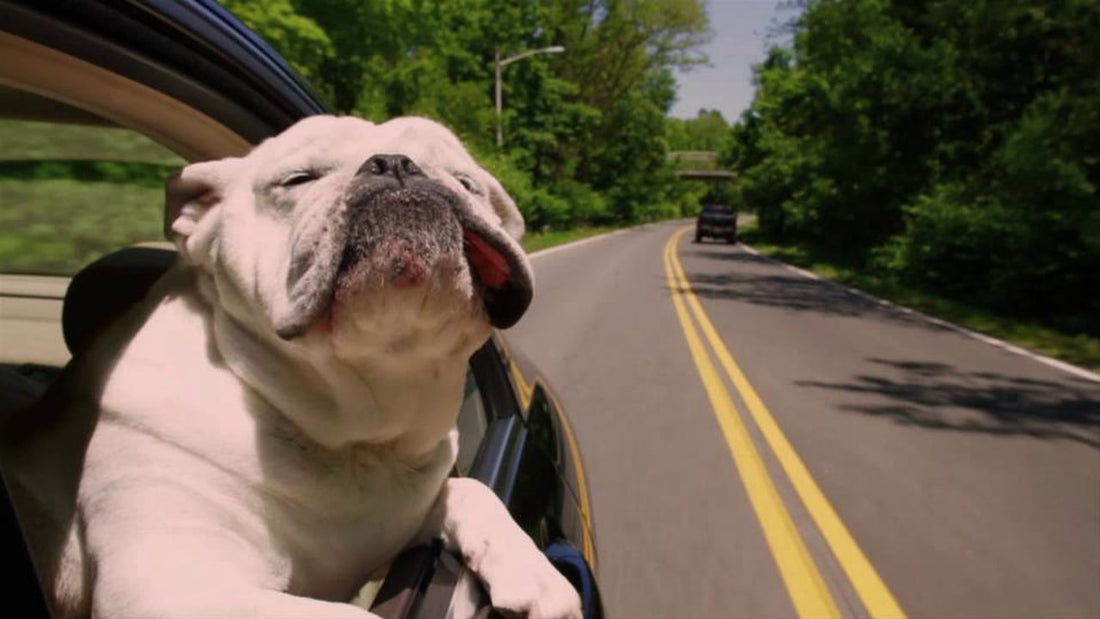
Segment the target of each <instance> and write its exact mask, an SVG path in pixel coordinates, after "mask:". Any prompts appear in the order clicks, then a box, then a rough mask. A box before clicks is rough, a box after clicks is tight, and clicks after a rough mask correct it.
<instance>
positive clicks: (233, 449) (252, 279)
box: [2, 116, 580, 618]
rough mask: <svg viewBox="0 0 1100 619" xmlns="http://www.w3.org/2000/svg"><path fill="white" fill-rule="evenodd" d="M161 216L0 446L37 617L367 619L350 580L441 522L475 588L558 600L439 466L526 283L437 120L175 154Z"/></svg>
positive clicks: (559, 583)
mask: <svg viewBox="0 0 1100 619" xmlns="http://www.w3.org/2000/svg"><path fill="white" fill-rule="evenodd" d="M166 221H167V224H166V225H167V231H168V234H169V236H170V238H171V239H172V240H173V242H174V243H175V245H176V247H177V249H178V251H179V256H180V257H179V260H178V263H177V265H176V266H175V267H173V268H172V269H171V270H170V271H169V272H168V273H167V275H165V276H164V277H163V278H162V279H161V280H160V281H159V282H158V283H157V284H156V285H155V287H154V289H153V291H152V292H151V293H150V295H149V296H148V297H147V298H146V300H145V301H144V302H143V304H141V305H140V306H138V307H135V308H134V310H133V311H132V312H130V313H129V314H128V315H127V316H126V317H125V318H123V319H121V320H119V321H117V322H115V323H113V324H112V325H111V326H110V327H109V328H107V329H106V330H105V331H104V332H103V333H101V334H100V335H99V337H98V338H97V339H96V340H95V342H94V343H93V344H92V345H91V346H90V347H88V348H87V349H86V350H84V351H83V352H82V353H81V354H80V355H78V356H77V357H76V358H74V360H73V361H72V362H71V363H70V365H69V367H68V368H66V371H65V373H64V375H63V378H62V379H61V380H60V381H58V383H56V384H55V386H54V388H53V389H52V390H51V392H49V393H48V394H47V396H46V397H45V398H43V399H42V401H41V402H40V404H39V406H40V407H48V408H50V409H51V412H52V413H53V415H52V416H51V417H50V418H51V419H55V420H56V421H55V422H54V423H52V424H51V425H49V426H48V427H44V428H41V429H39V430H38V431H36V432H34V433H31V434H30V435H29V436H25V437H23V439H22V440H20V441H18V442H13V441H9V444H7V445H5V446H4V448H3V452H2V456H3V465H4V470H5V472H6V473H7V475H8V483H9V485H10V487H11V492H12V495H13V498H14V499H15V500H16V503H17V506H18V510H19V513H20V516H21V518H22V520H23V521H24V525H25V527H26V528H27V535H28V538H29V541H30V544H31V549H32V552H33V555H34V559H35V563H36V567H37V569H38V571H39V575H40V577H41V578H42V580H43V583H44V584H45V586H46V588H47V590H48V594H49V597H50V602H51V604H52V606H53V610H54V612H55V614H57V615H58V616H87V615H95V616H101V617H112V618H113V617H153V616H157V617H163V616H181V617H200V616H206V617H228V616H234V617H260V616H267V617H294V616H303V617H367V616H370V614H369V613H368V612H367V611H365V610H363V609H361V608H358V607H356V606H353V605H350V604H348V603H346V602H347V600H349V599H350V598H351V597H352V596H353V595H354V594H355V592H356V591H357V589H358V587H359V586H360V585H362V583H363V582H364V581H365V580H366V578H367V577H368V575H370V574H372V573H373V572H375V571H376V570H378V569H379V568H382V567H384V566H385V565H387V563H388V562H389V561H390V560H391V559H392V558H393V557H394V556H395V555H396V554H397V553H399V552H400V551H401V550H402V549H403V548H405V547H407V546H409V545H411V544H414V543H419V542H423V541H426V540H428V539H430V538H435V537H438V538H441V539H443V541H444V543H445V544H446V545H447V546H448V547H449V548H451V549H453V550H455V551H457V552H459V553H461V554H462V555H463V556H464V557H465V559H466V562H467V564H468V565H469V566H470V568H471V569H472V570H473V571H474V572H475V573H477V574H478V576H479V577H480V578H481V579H482V581H483V582H484V583H485V585H486V587H487V589H488V591H489V594H490V596H491V598H492V601H493V604H494V606H497V607H500V608H503V609H508V610H512V611H516V612H520V613H527V614H531V615H537V616H540V617H575V616H579V615H580V603H579V600H578V597H577V595H576V593H575V592H574V591H573V589H572V588H571V587H570V585H569V583H568V582H567V581H566V580H565V579H564V578H563V577H562V576H561V575H560V574H559V573H558V572H557V571H556V570H555V569H554V567H553V566H552V565H550V563H549V562H548V561H547V560H546V559H545V558H544V557H543V556H542V554H541V553H540V552H539V551H538V549H537V548H536V547H535V545H534V543H533V542H532V541H531V540H530V538H528V537H527V536H526V535H525V534H524V533H523V531H522V530H520V529H519V527H518V526H517V525H516V524H515V523H514V522H513V521H512V520H511V518H510V516H509V514H508V512H507V510H506V509H505V507H504V506H503V505H502V504H501V503H500V502H499V500H498V499H497V498H496V497H495V495H493V493H492V492H491V491H489V489H487V488H485V487H484V486H482V485H481V484H479V483H477V482H474V481H471V480H465V479H453V478H449V477H448V474H449V472H450V470H451V468H452V465H453V463H454V460H455V454H456V446H457V434H456V431H455V429H454V426H455V417H456V415H457V413H458V409H459V405H460V402H461V398H462V393H463V385H464V380H465V374H466V368H467V363H468V361H469V358H470V355H471V354H472V353H473V352H474V351H475V350H476V349H477V348H478V347H479V346H481V345H482V344H483V343H484V342H485V341H486V339H487V338H488V337H489V334H490V331H491V329H492V328H493V327H500V328H503V327H508V326H511V325H512V324H514V323H515V322H516V321H517V320H519V319H520V317H521V316H522V315H523V313H524V311H525V310H526V309H527V306H528V304H529V303H530V301H531V295H532V289H533V282H532V275H531V269H530V265H529V264H528V262H527V259H526V258H525V256H524V254H523V251H522V250H521V249H520V247H519V245H518V242H517V241H518V239H519V238H520V236H521V235H522V234H523V221H522V218H521V217H520V214H519V211H518V210H517V209H516V207H515V204H514V203H513V201H512V200H511V198H509V196H508V195H507V194H506V193H505V191H504V190H503V188H502V187H501V185H500V184H499V183H498V182H497V181H496V179H494V178H493V177H492V176H491V175H489V174H488V173H487V172H486V171H485V170H483V169H482V168H480V167H479V166H478V165H477V164H476V163H475V162H474V160H473V159H472V158H471V157H470V155H469V154H468V153H467V151H466V150H465V149H464V148H463V146H462V145H461V144H460V142H459V141H458V140H457V139H456V138H455V137H454V135H452V134H451V133H450V132H449V131H447V130H446V129H444V128H443V127H442V126H440V125H438V124H436V123H433V122H431V121H427V120H424V119H419V118H402V119H396V120H392V121H389V122H387V123H384V124H380V125H374V124H371V123H369V122H366V121H363V120H359V119H355V118H350V117H342V118H336V117H322V116H319V117H313V118H309V119H306V120H303V121H301V122H299V123H298V124H296V125H294V126H293V127H291V128H290V129H288V130H287V131H285V132H284V133H282V134H281V135H279V136H277V137H274V138H272V139H269V140H267V141H265V142H263V143H262V144H260V145H259V146H257V147H256V148H255V149H254V150H253V151H252V152H251V153H249V154H248V155H247V156H244V157H240V158H231V159H224V160H220V161H211V162H204V163H196V164H193V165H190V166H188V167H186V168H184V169H183V170H182V171H181V172H180V173H179V174H178V175H177V176H176V177H174V178H173V179H172V180H171V181H169V183H168V187H167V204H166ZM37 412H38V411H31V412H30V413H28V414H30V415H34V414H36V413H37ZM43 412H44V411H43Z"/></svg>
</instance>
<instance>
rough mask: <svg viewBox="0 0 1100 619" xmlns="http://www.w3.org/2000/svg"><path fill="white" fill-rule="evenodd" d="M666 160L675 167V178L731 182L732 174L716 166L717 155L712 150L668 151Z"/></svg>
mask: <svg viewBox="0 0 1100 619" xmlns="http://www.w3.org/2000/svg"><path fill="white" fill-rule="evenodd" d="M668 160H669V161H671V162H672V164H673V166H675V167H676V176H678V177H680V178H682V179H684V180H697V181H720V180H732V179H733V172H730V171H729V170H724V169H722V168H721V167H720V166H719V165H718V153H717V152H715V151H713V150H674V151H669V153H668Z"/></svg>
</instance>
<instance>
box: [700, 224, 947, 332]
mask: <svg viewBox="0 0 1100 619" xmlns="http://www.w3.org/2000/svg"><path fill="white" fill-rule="evenodd" d="M681 255H682V256H683V257H685V258H698V259H701V260H719V261H723V262H726V263H736V264H737V265H739V266H737V267H736V268H734V265H733V264H731V265H730V266H731V270H730V271H726V272H723V273H698V272H694V273H687V276H688V280H689V281H690V282H691V285H692V289H693V290H694V291H695V294H696V295H698V296H699V297H702V298H706V299H728V300H734V301H742V302H745V303H752V304H754V305H763V306H768V307H776V308H781V309H784V310H788V311H795V312H814V313H818V314H824V315H828V316H844V317H858V318H875V319H881V320H889V321H892V322H895V323H901V324H905V325H908V326H913V327H918V328H923V329H929V330H944V329H945V327H943V326H941V325H937V324H935V323H933V322H929V321H928V320H925V319H923V318H922V317H920V316H919V315H918V314H915V313H913V312H910V311H906V310H903V309H902V308H900V307H898V306H895V305H890V304H887V303H885V302H882V301H879V300H877V299H875V298H873V297H870V296H866V295H863V294H860V293H857V292H855V291H854V290H852V289H850V288H846V287H844V286H841V285H839V284H836V283H834V282H830V281H827V280H820V279H811V278H809V277H805V276H803V275H799V274H797V273H794V272H791V271H788V270H786V269H784V268H783V267H782V266H781V265H780V263H778V262H776V261H774V260H770V259H768V258H765V257H763V256H757V255H754V254H750V253H748V252H746V251H720V250H718V249H717V248H714V249H710V248H706V247H700V246H696V245H692V246H690V247H687V248H684V249H683V250H681ZM686 268H687V265H685V269H686Z"/></svg>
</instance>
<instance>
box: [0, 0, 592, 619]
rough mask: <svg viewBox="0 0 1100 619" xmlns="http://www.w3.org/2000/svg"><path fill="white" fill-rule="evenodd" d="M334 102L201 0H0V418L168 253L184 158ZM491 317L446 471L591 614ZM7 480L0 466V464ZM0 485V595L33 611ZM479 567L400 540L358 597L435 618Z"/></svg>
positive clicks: (225, 149) (540, 437) (543, 450)
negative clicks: (492, 501)
mask: <svg viewBox="0 0 1100 619" xmlns="http://www.w3.org/2000/svg"><path fill="white" fill-rule="evenodd" d="M327 111H328V109H327V108H326V106H325V104H324V103H323V102H322V101H321V100H320V99H318V98H317V97H316V96H315V95H314V94H313V93H312V92H311V90H310V88H309V87H308V86H307V85H306V84H305V83H303V82H302V80H301V79H300V78H299V77H298V76H297V75H296V74H295V73H294V71H293V70H292V69H291V68H290V67H289V66H288V65H287V63H286V62H285V61H284V60H283V59H282V58H281V57H280V56H279V55H278V54H277V53H276V52H275V51H273V50H272V49H271V48H270V47H269V46H268V45H267V44H265V43H264V42H263V41H262V40H261V39H260V38H259V37H257V36H256V35H255V34H254V33H252V32H251V31H250V30H248V29H247V28H246V27H244V26H243V25H242V24H241V23H240V22H239V21H237V20H236V19H235V18H234V17H233V16H232V15H230V14H229V13H228V12H226V11H225V10H224V9H222V8H221V7H220V6H219V5H218V4H216V3H215V2H213V1H211V0H201V1H187V0H152V1H148V2H139V1H137V0H116V1H108V0H104V1H102V2H87V1H83V2H81V1H65V2H62V1H49V0H33V1H31V0H27V1H17V0H0V196H2V198H3V199H2V200H0V217H2V219H0V221H3V222H4V225H5V226H6V230H5V237H6V238H5V242H4V243H0V338H2V340H3V345H2V346H0V427H4V428H8V427H11V426H12V424H18V423H20V422H21V421H24V420H23V419H21V418H20V411H21V410H24V409H25V408H26V406H27V405H28V404H30V403H32V402H33V401H34V400H35V399H36V398H37V397H38V395H39V394H41V393H42V391H43V390H44V389H45V388H46V386H47V385H48V384H49V383H50V381H51V380H53V379H54V378H55V377H56V376H57V375H58V373H59V372H60V371H61V368H62V367H63V366H64V365H65V364H66V363H67V361H68V360H69V359H70V357H71V355H72V354H73V353H75V352H78V351H79V350H80V349H81V347H82V346H84V344H85V343H87V341H88V339H89V338H90V337H91V336H92V335H93V334H94V333H95V332H96V331H97V330H98V329H101V328H103V326H104V325H105V324H107V323H109V322H110V321H111V320H112V319H114V318H115V317H117V316H118V315H120V313H121V312H123V311H125V309H126V308H127V307H128V306H129V305H130V304H132V303H134V302H136V301H137V300H139V299H140V298H141V297H142V296H143V295H144V294H145V292H146V290H147V289H148V287H149V286H150V285H151V283H152V282H153V281H154V280H155V279H156V278H157V277H158V276H159V275H160V274H161V273H162V272H163V271H164V270H165V269H166V268H167V266H168V265H169V264H170V263H171V261H172V260H173V259H174V255H173V252H172V250H171V249H170V246H168V247H165V246H164V245H163V244H160V245H158V244H157V243H155V242H156V241H162V240H163V183H164V179H165V178H166V177H167V176H168V175H170V174H171V173H173V172H174V171H175V170H176V169H178V168H179V167H181V166H182V165H185V164H186V163H188V162H190V161H198V160H206V159H217V158H222V157H226V156H233V155H241V154H243V153H245V152H247V151H248V149H249V148H250V147H251V146H252V145H254V144H256V143H258V142H259V141H261V140H263V139H264V138H267V137H269V136H272V135H275V134H276V133H278V132H280V131H281V130H283V129H285V128H286V127H288V126H289V125H291V124H292V123H294V122H295V121H297V120H299V119H301V118H303V117H306V116H309V115H313V114H322V113H326V112H327ZM519 359H521V356H519V355H516V354H515V353H514V352H513V351H510V350H509V348H508V345H507V342H506V339H505V337H504V336H503V334H501V333H494V335H493V337H492V339H491V340H490V341H489V342H488V343H486V344H485V346H483V347H482V348H481V349H480V350H479V351H478V352H477V353H475V355H474V356H473V358H472V359H471V361H470V367H469V372H468V376H467V383H466V394H465V399H464V402H463V404H462V407H461V409H460V412H459V421H458V425H459V429H460V433H461V439H460V450H459V457H458V462H457V464H456V467H455V472H454V474H456V475H463V476H468V477H472V478H475V479H478V480H480V481H482V482H484V483H485V484H487V485H488V486H489V487H490V488H492V489H493V490H494V491H495V492H496V493H497V495H498V496H500V497H501V499H502V500H503V501H504V502H505V504H506V505H507V506H508V507H509V510H510V511H511V513H512V514H513V516H514V517H515V519H516V520H517V521H518V522H519V523H520V525H521V526H522V527H523V528H524V530H525V531H527V532H528V534H529V535H531V537H532V538H533V539H534V540H535V542H536V544H538V545H539V547H540V548H542V549H543V550H544V552H545V553H546V554H547V556H548V557H549V558H550V559H551V561H552V562H553V563H554V565H555V566H557V567H558V569H559V570H560V571H562V573H563V574H565V575H566V577H567V578H569V580H570V581H571V582H572V583H573V584H574V586H575V587H576V588H577V590H578V592H580V593H581V597H582V602H583V604H584V610H585V616H586V617H600V616H602V607H601V604H600V597H599V592H598V589H597V587H596V582H595V578H594V568H595V565H596V555H595V541H594V538H593V530H592V519H591V508H590V503H589V497H588V492H587V486H586V480H585V478H584V468H583V464H582V462H581V460H580V453H579V450H578V448H577V442H576V437H575V436H574V435H573V433H572V430H571V426H570V424H569V420H568V418H567V417H566V416H565V415H564V414H563V412H562V411H561V409H560V407H559V405H558V404H557V401H556V399H555V398H554V397H553V395H552V392H551V391H550V390H549V388H548V387H547V386H546V385H545V384H544V383H543V382H542V381H541V380H540V379H538V377H537V374H535V373H534V371H533V370H532V369H531V368H530V367H529V366H527V365H526V364H525V363H521V362H519ZM0 479H2V477H0ZM17 518H18V516H17V513H16V512H15V511H14V510H13V507H12V505H11V502H10V501H9V499H8V496H7V491H6V488H5V487H4V486H3V485H2V484H0V543H2V544H3V545H2V547H0V564H3V567H4V568H5V569H4V574H5V582H6V584H7V585H8V586H6V587H5V591H6V592H7V595H6V598H7V599H6V604H7V607H8V608H18V609H21V611H20V616H37V615H41V616H46V615H48V609H47V608H46V607H45V604H44V598H43V596H42V590H41V588H40V587H39V585H38V583H37V580H36V579H35V577H34V571H33V566H32V565H31V563H30V560H29V556H28V554H27V551H26V547H25V544H24V542H23V539H22V536H21V535H20V531H19V525H18V519H17ZM463 591H467V592H468V591H473V592H474V594H477V595H482V597H483V592H480V590H479V586H478V585H477V583H476V582H471V578H470V576H469V573H468V572H467V571H466V570H465V569H464V567H463V566H462V565H461V564H460V562H458V561H456V560H455V558H454V557H451V556H449V555H448V554H447V553H445V552H442V551H441V549H440V548H439V547H438V545H436V546H430V547H421V548H417V549H413V550H411V551H409V552H407V553H405V554H404V555H402V556H401V557H400V558H399V559H398V560H397V561H396V562H395V563H394V565H393V566H391V569H390V570H389V573H388V574H387V576H386V578H385V581H384V582H381V583H380V584H378V583H373V584H371V583H367V586H366V587H365V588H364V593H363V594H362V595H363V597H362V598H361V599H360V601H361V603H363V605H365V606H370V607H371V608H372V609H373V610H374V611H375V612H378V613H379V614H382V615H383V616H386V617H417V616H419V617H434V616H445V615H447V614H448V612H449V608H450V604H451V602H452V600H453V598H454V597H456V596H458V595H465V594H466V593H463Z"/></svg>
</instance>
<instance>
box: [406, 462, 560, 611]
mask: <svg viewBox="0 0 1100 619" xmlns="http://www.w3.org/2000/svg"><path fill="white" fill-rule="evenodd" d="M429 537H440V538H442V540H443V543H444V545H445V546H446V547H447V548H448V549H449V550H452V551H455V552H458V553H459V554H461V555H462V557H463V559H464V560H465V561H466V565H467V566H468V567H469V568H470V569H471V570H473V572H474V573H475V574H477V575H478V577H479V578H480V579H481V581H482V582H483V583H485V586H486V588H487V589H488V590H489V597H490V598H491V599H492V602H493V606H494V607H496V608H499V609H503V610H509V611H512V612H516V613H522V614H524V615H525V616H527V617H532V618H535V617H537V618H540V619H550V618H558V617H570V618H573V617H576V618H579V617H581V603H580V597H579V596H578V595H577V592H576V591H575V590H574V589H573V587H572V585H570V584H569V581H568V580H566V579H565V577H564V576H562V575H561V573H560V572H558V570H557V569H555V568H554V566H553V565H551V564H550V561H549V560H547V559H546V557H545V556H544V555H543V554H542V553H541V552H540V551H539V549H538V547H537V546H535V543H534V542H533V541H532V540H531V538H530V537H528V535H527V534H526V533H525V532H524V531H523V529H521V528H520V527H519V525H517V524H516V522H515V521H514V520H512V516H511V514H509V513H508V509H507V508H506V507H505V506H504V504H503V503H502V502H501V501H500V499H499V498H497V496H496V495H495V494H493V491H492V490H490V489H489V488H488V487H487V486H485V484H482V483H481V482H479V481H476V480H473V479H462V478H451V479H448V480H447V481H446V483H444V485H443V490H442V492H440V494H439V498H438V499H437V500H436V503H435V506H434V507H433V509H432V512H431V514H430V516H429V518H428V520H427V522H426V524H425V528H424V531H423V538H429Z"/></svg>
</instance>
